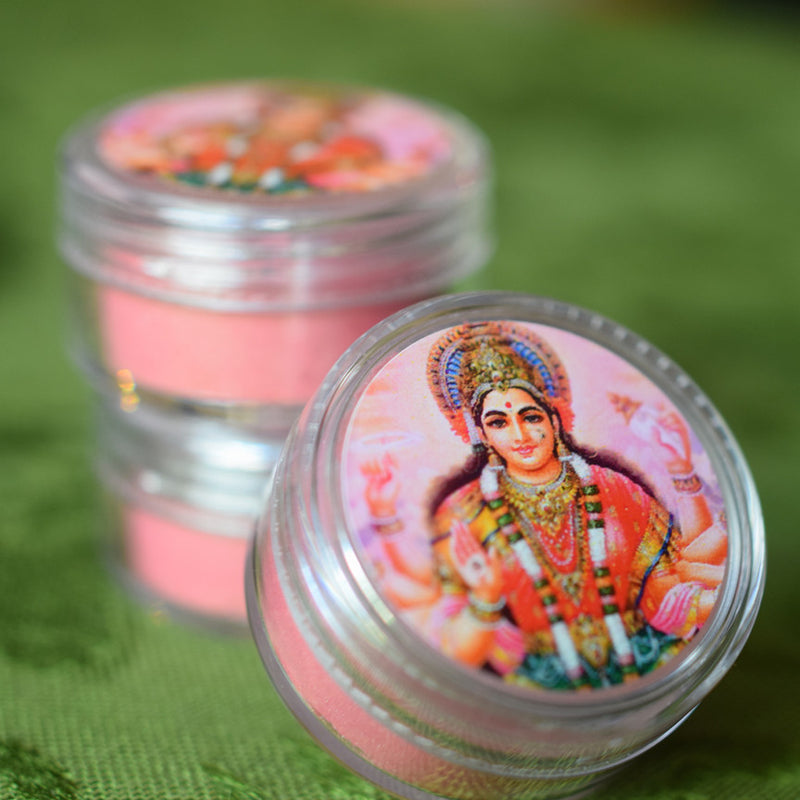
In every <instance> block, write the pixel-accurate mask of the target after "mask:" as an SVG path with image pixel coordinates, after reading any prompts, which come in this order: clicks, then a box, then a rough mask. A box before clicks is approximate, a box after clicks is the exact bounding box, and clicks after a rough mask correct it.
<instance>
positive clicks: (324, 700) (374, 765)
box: [250, 540, 605, 800]
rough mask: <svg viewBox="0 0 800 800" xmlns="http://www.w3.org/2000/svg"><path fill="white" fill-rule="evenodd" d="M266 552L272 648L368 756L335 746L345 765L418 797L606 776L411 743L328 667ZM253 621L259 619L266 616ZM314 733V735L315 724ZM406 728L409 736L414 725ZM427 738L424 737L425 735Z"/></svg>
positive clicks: (550, 791)
mask: <svg viewBox="0 0 800 800" xmlns="http://www.w3.org/2000/svg"><path fill="white" fill-rule="evenodd" d="M257 541H258V540H257ZM261 555H262V557H263V561H262V562H261V564H260V566H262V567H263V569H262V576H261V581H260V584H261V586H262V587H263V593H264V594H263V596H262V597H260V598H259V602H260V604H261V608H260V613H261V614H263V624H264V627H265V629H266V631H267V635H268V637H269V645H270V646H271V648H272V650H273V655H274V656H275V658H277V660H278V662H279V663H280V665H281V667H282V668H283V670H284V672H285V674H286V676H287V678H288V680H289V682H290V683H291V686H292V688H293V690H294V691H295V692H296V693H297V694H298V696H299V697H300V698H302V701H303V703H304V704H305V705H306V706H308V708H309V709H310V710H311V711H312V712H313V714H314V715H315V716H316V717H317V719H318V720H319V721H320V722H321V723H322V724H323V725H324V726H325V727H326V728H329V729H331V730H332V731H333V733H334V734H335V736H336V737H337V738H339V739H341V740H342V741H343V742H344V743H345V744H346V745H347V746H348V747H349V748H350V749H351V750H352V751H353V752H354V753H355V754H356V755H357V756H359V757H360V758H362V759H364V760H365V761H366V762H368V763H367V764H361V765H355V764H353V763H352V762H351V761H350V760H349V759H347V757H346V756H343V755H342V754H341V753H338V754H337V755H339V757H340V758H343V760H344V761H345V763H346V764H347V766H349V767H351V768H353V769H355V770H356V771H357V772H359V773H360V774H362V775H363V776H364V777H367V778H369V779H370V780H372V781H373V782H375V783H377V784H378V785H379V786H381V787H382V788H384V789H388V790H389V791H393V792H395V793H397V794H399V795H401V796H408V795H406V794H405V792H404V791H403V789H402V788H401V787H402V784H409V789H411V790H412V791H413V796H415V797H416V796H418V795H419V791H420V790H422V791H423V792H429V793H431V795H433V796H436V797H442V798H453V800H490V799H491V798H494V800H499V798H505V797H520V798H527V799H528V800H532V799H533V798H546V797H563V796H566V795H567V794H572V793H579V792H582V791H583V790H585V789H587V788H588V787H590V786H592V785H594V784H595V783H599V782H600V781H602V780H603V779H604V778H605V773H600V774H594V775H582V776H575V777H568V778H558V777H554V778H552V779H549V780H548V779H520V778H516V777H512V776H508V775H502V774H497V773H492V772H484V771H483V770H479V769H474V768H470V767H468V766H465V765H461V764H457V763H453V762H451V761H449V760H444V759H443V758H438V757H436V756H434V755H432V754H431V753H429V752H427V751H426V750H425V749H423V747H424V745H423V747H420V746H418V745H416V744H412V743H411V742H410V741H408V740H407V739H406V738H405V736H401V735H399V734H398V733H396V732H395V731H394V730H392V729H391V728H390V727H389V725H390V723H389V722H388V719H387V722H386V723H383V722H381V721H379V720H378V719H377V718H376V717H374V716H372V715H371V714H370V713H369V712H367V711H366V710H365V709H364V708H363V707H362V706H361V705H359V704H358V703H357V702H356V701H355V700H354V699H353V697H352V696H351V695H350V694H348V692H347V691H345V690H344V689H342V687H341V686H340V685H339V684H338V683H337V682H336V680H335V679H334V678H333V677H332V676H331V671H330V669H329V668H327V667H326V666H324V665H323V664H321V663H320V661H319V659H318V657H317V655H316V654H315V652H314V651H313V650H312V649H311V647H309V644H308V642H307V641H306V639H305V638H304V637H303V634H302V633H301V631H300V630H299V629H298V628H297V626H296V625H295V624H294V618H293V615H292V611H291V609H290V608H289V606H288V604H287V600H286V596H285V595H284V593H283V591H282V590H281V587H280V583H279V578H278V573H277V570H276V568H275V563H274V561H273V559H272V554H271V552H268V551H267V549H264V550H262V551H261ZM250 577H252V576H250ZM257 585H258V584H257ZM251 623H252V620H251ZM256 624H257V625H259V626H260V625H261V624H262V622H261V620H258V621H257V623H256ZM284 699H285V700H286V701H287V702H294V703H295V704H296V703H297V702H299V701H298V698H286V697H285V698H284ZM311 732H312V734H313V730H312V731H311ZM407 735H411V734H410V732H409V733H408V734H407ZM422 740H423V737H420V741H422ZM386 775H388V776H390V778H392V779H394V780H395V781H399V782H400V785H399V786H398V785H397V783H395V784H394V785H391V784H387V783H386Z"/></svg>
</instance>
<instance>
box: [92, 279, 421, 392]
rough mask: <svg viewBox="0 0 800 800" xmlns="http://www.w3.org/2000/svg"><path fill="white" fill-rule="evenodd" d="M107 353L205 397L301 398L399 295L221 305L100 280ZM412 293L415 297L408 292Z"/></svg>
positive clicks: (121, 364)
mask: <svg viewBox="0 0 800 800" xmlns="http://www.w3.org/2000/svg"><path fill="white" fill-rule="evenodd" d="M98 298H99V315H100V324H101V330H102V335H103V341H104V349H105V360H106V362H107V368H108V369H109V371H110V372H112V374H113V373H116V372H117V371H118V370H121V369H125V370H130V372H131V374H132V376H133V379H134V380H135V381H136V383H137V384H138V385H140V386H142V387H144V388H146V389H149V390H152V391H155V392H161V393H168V394H174V395H177V396H179V397H191V398H196V399H199V400H206V401H220V402H241V403H275V404H286V405H292V404H302V403H305V402H306V400H307V399H308V398H309V397H310V396H311V394H312V393H313V392H314V390H315V389H316V388H317V386H318V385H319V384H320V383H321V382H322V379H323V378H324V377H325V375H326V374H327V372H328V370H329V369H330V367H331V366H333V363H334V362H335V361H336V359H337V358H338V357H339V356H340V355H341V354H342V353H343V352H344V351H345V350H346V349H347V347H349V345H350V344H352V343H353V341H355V339H357V338H358V337H359V336H360V335H361V334H362V333H364V332H366V331H367V330H369V328H371V327H372V326H373V325H375V324H376V323H377V322H379V321H380V320H381V319H383V318H384V317H387V316H389V315H390V314H392V313H394V312H395V311H397V310H399V309H400V308H401V307H402V306H403V305H405V304H406V303H407V302H410V301H409V300H404V301H403V302H402V303H379V304H376V305H368V306H361V307H352V308H344V309H334V310H313V311H293V312H285V313H274V312H261V313H241V312H218V311H211V310H208V309H204V308H198V307H192V306H184V305H178V304H175V303H167V302H163V301H160V300H154V299H151V298H149V297H145V296H142V295H139V294H134V293H133V292H127V291H123V290H121V289H116V288H113V287H109V286H103V285H101V286H100V287H99V288H98ZM413 299H416V298H412V300H413Z"/></svg>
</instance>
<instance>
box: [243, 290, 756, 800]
mask: <svg viewBox="0 0 800 800" xmlns="http://www.w3.org/2000/svg"><path fill="white" fill-rule="evenodd" d="M763 580H764V540H763V524H762V517H761V512H760V507H759V503H758V498H757V494H756V490H755V488H754V485H753V482H752V479H751V477H750V474H749V471H748V469H747V465H746V463H745V460H744V458H743V456H742V454H741V452H740V451H739V448H738V447H737V445H736V442H735V440H734V439H733V437H732V435H731V433H730V431H729V430H728V428H727V427H726V425H725V423H724V422H723V420H722V419H721V418H720V416H719V414H718V413H717V412H716V411H715V410H714V408H713V406H712V405H711V403H710V401H709V400H708V399H707V398H706V397H705V395H703V393H702V392H701V391H700V389H698V387H697V386H696V385H695V384H694V382H693V381H692V380H691V379H690V378H689V377H687V376H686V375H685V374H684V373H683V372H682V371H681V370H680V369H679V368H678V367H677V366H676V365H675V364H674V363H673V362H672V361H670V359H669V358H667V357H666V356H664V355H663V354H661V353H659V352H658V351H657V350H656V349H655V348H654V347H652V346H651V345H650V344H648V343H647V342H645V341H643V340H642V339H640V338H639V337H638V336H636V335H635V334H633V333H631V332H630V331H628V330H626V329H624V328H622V327H621V326H619V325H617V324H615V323H613V322H611V321H609V320H607V319H604V318H603V317H601V316H599V315H596V314H594V313H592V312H589V311H585V310H582V309H580V308H577V307H574V306H570V305H567V304H564V303H560V302H556V301H552V300H547V299H542V298H536V297H527V296H522V295H516V294H505V293H477V294H467V295H456V296H452V297H446V298H440V299H434V300H430V301H427V302H424V303H420V304H418V305H416V306H414V307H412V308H410V309H407V310H405V311H402V312H400V313H398V314H397V315H395V316H393V317H391V318H389V319H387V320H386V321H384V322H382V323H380V324H379V325H377V326H376V327H375V328H373V329H372V330H371V331H370V332H369V333H367V334H366V335H365V336H364V337H362V338H361V339H360V340H359V341H358V342H357V343H356V344H354V345H353V347H352V348H351V349H350V350H348V352H347V353H346V354H345V355H344V356H343V357H342V358H341V359H340V360H339V361H338V363H337V364H336V366H335V367H334V369H333V370H332V371H331V372H330V374H329V375H328V377H327V379H326V381H325V383H324V385H323V386H322V388H321V389H320V390H319V391H318V393H317V394H316V395H315V397H314V398H313V400H312V401H311V402H310V403H309V404H308V406H307V407H306V409H305V411H304V412H303V414H302V416H301V418H300V419H299V421H298V423H297V425H296V426H295V428H294V430H293V432H292V434H291V435H290V437H289V439H288V441H287V444H286V447H285V448H284V451H283V454H282V456H281V459H280V461H279V464H278V467H277V469H276V474H275V479H274V483H273V491H272V494H271V498H270V499H269V501H268V503H267V506H266V509H265V511H264V513H263V514H262V517H261V520H260V522H259V526H258V530H257V536H256V539H255V541H254V544H253V549H252V552H251V560H250V564H249V566H248V579H247V601H248V612H249V616H250V623H251V628H252V629H253V632H254V635H255V638H256V641H257V644H258V647H259V650H260V652H261V656H262V659H263V661H264V664H265V666H266V669H267V672H268V674H269V676H270V678H271V679H272V681H273V682H274V684H275V686H276V687H277V689H278V691H279V692H280V694H281V695H282V697H283V699H284V700H285V702H286V703H287V705H288V706H289V708H291V709H292V711H293V712H294V713H295V715H296V716H297V717H298V719H299V720H300V721H301V722H302V723H303V724H304V725H305V726H306V728H307V729H308V730H309V731H310V732H311V733H312V735H314V736H315V737H316V738H317V740H318V741H319V742H320V743H321V744H322V745H324V746H325V747H326V748H328V749H329V750H330V751H331V752H332V753H333V754H334V755H335V756H337V757H338V758H339V759H340V760H341V761H343V762H344V763H345V764H347V765H348V766H350V767H351V768H352V769H353V770H355V771H356V772H358V773H359V774H361V775H362V776H364V777H366V778H368V779H369V780H371V781H373V782H375V783H376V784H378V785H379V786H380V787H382V788H384V789H386V790H389V791H391V792H394V793H396V794H398V795H399V796H401V797H406V798H414V799H415V800H417V799H418V798H433V797H441V798H450V799H451V800H479V799H480V800H492V799H493V798H506V797H516V798H546V797H566V796H571V795H574V794H577V793H580V792H582V791H584V790H587V789H589V788H591V787H592V786H594V785H595V784H596V783H597V782H598V781H600V780H602V779H603V778H604V777H605V776H607V775H608V774H609V772H610V771H611V770H613V769H615V768H616V767H618V766H620V765H621V764H623V763H624V762H626V761H627V760H629V759H631V758H633V757H634V756H636V755H637V754H639V753H641V752H642V751H644V750H646V749H647V748H649V747H651V746H652V745H654V744H656V743H657V742H658V741H659V740H660V739H662V738H663V737H664V736H666V735H667V734H669V733H670V731H672V730H673V729H674V728H675V727H676V726H678V725H679V724H680V723H681V722H682V721H683V720H684V719H685V718H686V717H687V716H688V715H689V714H690V712H691V711H692V710H693V709H694V708H695V706H696V705H697V704H698V703H699V702H700V701H701V700H702V699H703V698H704V697H705V695H706V694H707V693H708V692H709V691H711V689H712V688H713V687H714V686H715V684H716V683H717V682H718V681H719V680H720V679H721V678H722V677H723V675H724V674H725V672H726V671H727V670H728V669H729V668H730V666H731V665H732V664H733V662H734V660H735V659H736V657H737V655H738V654H739V652H740V650H741V648H742V647H743V645H744V643H745V640H746V638H747V635H748V633H749V631H750V629H751V627H752V625H753V622H754V620H755V615H756V612H757V609H758V606H759V603H760V599H761V594H762V590H763Z"/></svg>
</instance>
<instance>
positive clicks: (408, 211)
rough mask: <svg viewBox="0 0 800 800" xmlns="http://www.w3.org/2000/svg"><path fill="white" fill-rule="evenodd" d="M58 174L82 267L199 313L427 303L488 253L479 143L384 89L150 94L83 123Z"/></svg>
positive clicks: (71, 256) (71, 242) (286, 87)
mask: <svg viewBox="0 0 800 800" xmlns="http://www.w3.org/2000/svg"><path fill="white" fill-rule="evenodd" d="M62 178H63V181H62V183H63V197H62V211H61V216H62V232H61V239H60V241H61V247H62V250H63V252H64V254H65V257H66V259H67V260H68V262H69V263H70V264H71V265H72V266H73V267H74V268H75V269H76V270H78V271H80V272H82V273H85V274H87V275H89V276H90V277H92V278H95V279H97V280H102V281H106V282H111V283H115V284H118V285H123V286H126V287H128V288H131V289H135V290H137V291H140V292H142V293H145V294H148V295H152V296H157V297H162V298H165V299H169V300H174V301H176V302H183V303H188V304H192V305H201V306H209V307H214V308H218V309H234V310H246V309H269V308H274V309H286V308H305V307H329V306H337V305H343V304H352V303H354V302H357V301H358V300H372V299H373V298H374V297H377V296H381V297H382V298H383V299H384V300H388V299H390V298H391V297H393V296H397V297H404V296H407V297H413V296H415V295H416V296H417V297H419V296H420V293H421V292H425V293H430V292H435V291H437V290H441V289H442V288H443V287H445V286H447V285H448V284H450V283H452V282H453V281H454V280H456V279H458V278H460V277H463V276H464V275H466V274H469V273H470V272H471V271H472V270H474V269H476V268H477V267H478V266H480V265H481V264H482V263H483V262H484V260H485V258H486V253H487V250H488V246H489V245H488V234H487V221H486V184H487V147H486V144H485V142H484V140H483V137H482V135H481V134H480V133H479V132H478V131H477V130H476V129H475V128H474V127H473V126H472V125H471V124H470V123H469V122H467V121H466V120H465V119H463V118H462V117H460V116H459V115H458V114H456V113H454V112H452V111H450V110H448V109H444V108H441V107H438V106H434V105H432V104H429V103H423V102H420V101H418V100H413V99H410V98H407V97H404V96H401V95H396V94H392V93H389V92H384V91H380V90H375V89H360V88H358V89H357V88H351V87H344V86H335V85H314V84H303V83H291V82H268V81H262V82H245V83H234V84H221V85H207V86H198V87H190V88H186V89H181V90H176V91H171V92H165V93H162V94H156V95H153V96H150V97H145V98H143V99H139V100H136V101H133V102H131V103H129V104H126V105H123V106H121V107H120V108H117V109H115V110H112V111H111V112H109V113H106V114H104V115H101V116H96V117H94V118H93V119H91V120H89V121H88V122H85V123H84V124H82V125H81V126H79V127H78V128H77V129H76V130H75V131H74V132H73V133H72V134H71V135H70V136H69V137H68V139H67V140H66V142H65V145H64V148H63V158H62Z"/></svg>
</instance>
